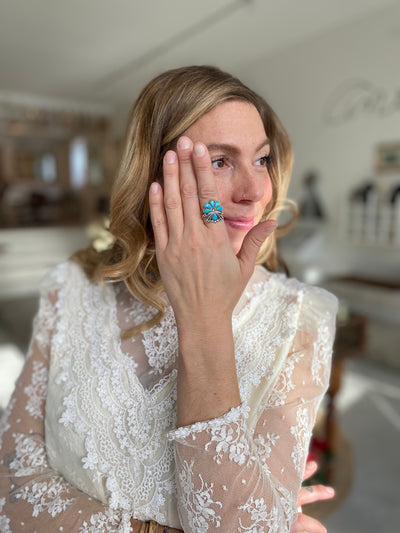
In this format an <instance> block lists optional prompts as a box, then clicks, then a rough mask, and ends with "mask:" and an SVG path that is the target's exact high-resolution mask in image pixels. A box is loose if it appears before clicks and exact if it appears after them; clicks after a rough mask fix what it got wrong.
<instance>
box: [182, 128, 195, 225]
mask: <svg viewBox="0 0 400 533" xmlns="http://www.w3.org/2000/svg"><path fill="white" fill-rule="evenodd" d="M177 153H178V158H179V179H180V191H181V198H182V207H183V216H184V223H185V224H186V223H187V222H189V221H191V222H193V221H196V223H198V222H199V219H200V205H199V195H198V191H197V180H196V176H195V171H194V168H193V160H192V154H193V143H192V141H191V140H190V139H189V137H181V138H180V139H179V140H178V143H177Z"/></svg>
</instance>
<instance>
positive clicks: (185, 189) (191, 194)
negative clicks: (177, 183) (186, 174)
mask: <svg viewBox="0 0 400 533" xmlns="http://www.w3.org/2000/svg"><path fill="white" fill-rule="evenodd" d="M181 192H182V196H183V197H184V198H195V197H196V196H197V190H196V187H194V186H193V185H191V184H188V183H185V184H183V185H182V191H181Z"/></svg>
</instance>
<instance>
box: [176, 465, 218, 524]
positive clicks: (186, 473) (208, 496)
mask: <svg viewBox="0 0 400 533" xmlns="http://www.w3.org/2000/svg"><path fill="white" fill-rule="evenodd" d="M193 463H194V461H191V462H190V463H188V462H187V461H184V462H183V465H182V470H181V471H180V473H179V481H180V487H181V493H182V495H181V497H180V501H181V504H182V505H183V507H184V508H185V509H186V511H187V514H188V518H187V521H188V525H189V528H190V529H189V530H188V531H196V532H198V533H206V531H208V529H209V524H213V525H214V526H215V527H217V528H219V527H220V525H221V517H220V515H219V514H218V510H219V509H221V508H222V503H221V502H219V501H214V500H213V498H212V496H213V493H214V483H213V482H211V483H205V482H204V480H203V477H202V475H201V474H197V476H196V477H195V475H194V474H193ZM195 481H197V483H195Z"/></svg>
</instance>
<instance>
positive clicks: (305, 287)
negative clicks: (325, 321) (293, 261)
mask: <svg viewBox="0 0 400 533" xmlns="http://www.w3.org/2000/svg"><path fill="white" fill-rule="evenodd" d="M254 277H255V279H256V280H257V281H258V282H261V283H262V284H263V285H264V288H265V292H266V296H267V295H269V296H271V293H272V294H275V295H281V296H283V297H285V298H287V299H290V300H292V301H293V300H297V302H298V303H299V304H301V310H302V311H303V312H304V311H305V312H308V311H312V312H313V313H316V314H322V315H329V316H336V313H337V309H338V299H337V297H336V296H335V295H333V294H332V293H330V292H329V291H327V290H326V289H323V288H321V287H317V286H315V285H309V284H308V283H304V282H302V281H299V280H298V279H296V278H290V277H287V276H286V275H285V274H280V273H275V272H268V271H267V270H266V269H265V268H264V267H262V266H257V267H256V269H255V274H254Z"/></svg>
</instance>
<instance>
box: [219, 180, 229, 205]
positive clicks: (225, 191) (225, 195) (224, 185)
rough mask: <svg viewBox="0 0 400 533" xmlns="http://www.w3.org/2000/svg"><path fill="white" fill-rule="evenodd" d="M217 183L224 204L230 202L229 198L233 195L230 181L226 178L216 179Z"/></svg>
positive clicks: (220, 198) (220, 199)
mask: <svg viewBox="0 0 400 533" xmlns="http://www.w3.org/2000/svg"><path fill="white" fill-rule="evenodd" d="M215 184H216V186H217V191H218V198H219V201H220V202H221V204H222V205H225V204H227V203H228V200H229V198H230V196H231V191H230V189H229V182H227V181H226V180H219V179H216V180H215Z"/></svg>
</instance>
